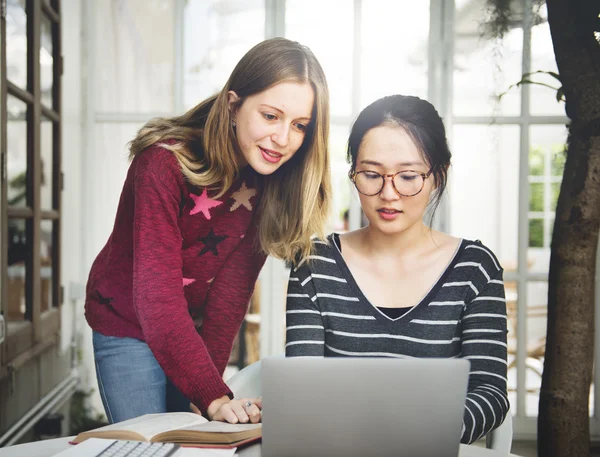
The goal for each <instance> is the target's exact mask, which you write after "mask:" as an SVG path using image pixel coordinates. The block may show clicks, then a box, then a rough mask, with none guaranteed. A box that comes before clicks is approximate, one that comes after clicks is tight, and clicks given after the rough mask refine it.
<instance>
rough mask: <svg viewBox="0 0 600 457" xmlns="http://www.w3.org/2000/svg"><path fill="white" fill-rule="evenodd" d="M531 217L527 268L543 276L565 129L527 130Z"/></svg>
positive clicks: (548, 263)
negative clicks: (532, 212)
mask: <svg viewBox="0 0 600 457" xmlns="http://www.w3.org/2000/svg"><path fill="white" fill-rule="evenodd" d="M529 140H530V145H529V164H530V177H529V180H530V182H535V184H534V183H532V184H530V186H531V187H530V189H531V191H532V193H531V195H530V211H535V212H536V213H535V214H532V215H530V218H532V220H530V222H529V247H530V249H529V250H528V252H527V264H528V268H529V269H530V270H531V271H535V272H542V273H546V272H547V271H548V268H549V265H550V242H551V240H552V229H553V228H554V211H555V210H556V202H557V200H558V193H559V191H560V183H561V181H562V173H563V169H564V163H565V153H564V149H565V143H566V141H567V129H566V127H565V126H564V125H533V126H531V127H530V128H529Z"/></svg>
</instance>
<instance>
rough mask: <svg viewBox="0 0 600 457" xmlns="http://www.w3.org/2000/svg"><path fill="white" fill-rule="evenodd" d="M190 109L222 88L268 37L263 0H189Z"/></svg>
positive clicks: (186, 97) (186, 85)
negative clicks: (247, 53)
mask: <svg viewBox="0 0 600 457" xmlns="http://www.w3.org/2000/svg"><path fill="white" fill-rule="evenodd" d="M184 24H185V25H184V27H185V38H184V87H183V98H184V106H185V108H186V109H189V108H192V107H193V106H195V105H197V104H198V103H199V102H201V101H202V100H204V99H205V98H207V97H209V96H211V95H213V94H214V93H216V92H218V91H220V90H221V89H222V88H223V86H224V85H225V83H226V82H227V79H228V78H229V75H230V74H231V72H232V71H233V68H234V67H235V65H236V64H237V63H238V61H239V60H240V59H241V58H242V56H243V55H244V54H245V53H246V52H247V51H248V50H249V49H250V48H252V47H253V46H254V45H256V44H258V43H260V42H261V41H263V40H264V37H265V35H264V33H265V32H264V31H265V8H264V1H262V0H245V1H237V0H221V1H219V0H209V1H206V0H189V1H187V2H186V6H185V13H184Z"/></svg>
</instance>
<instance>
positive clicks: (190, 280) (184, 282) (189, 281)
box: [183, 278, 196, 287]
mask: <svg viewBox="0 0 600 457" xmlns="http://www.w3.org/2000/svg"><path fill="white" fill-rule="evenodd" d="M193 282H196V280H195V279H192V278H183V287H185V286H189V285H190V284H191V283H193Z"/></svg>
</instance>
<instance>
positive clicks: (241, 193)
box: [229, 181, 256, 211]
mask: <svg viewBox="0 0 600 457" xmlns="http://www.w3.org/2000/svg"><path fill="white" fill-rule="evenodd" d="M255 195H256V189H251V188H250V189H248V187H247V186H246V181H244V182H242V185H241V186H240V189H239V190H237V191H236V192H234V193H233V194H231V198H233V199H234V200H235V202H234V203H233V205H231V208H230V209H229V211H235V210H236V209H238V208H239V207H240V206H243V207H244V208H246V209H247V210H248V211H252V203H250V199H251V198H252V197H254V196H255Z"/></svg>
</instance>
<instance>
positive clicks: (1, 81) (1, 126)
mask: <svg viewBox="0 0 600 457" xmlns="http://www.w3.org/2000/svg"><path fill="white" fill-rule="evenodd" d="M2 13H3V14H2V17H0V253H1V254H0V312H2V313H3V315H4V316H6V314H7V313H6V312H5V311H6V307H7V306H8V305H7V303H8V287H7V284H8V216H7V212H6V208H7V202H6V195H7V182H6V181H7V179H6V160H7V157H6V149H7V141H6V134H7V125H6V122H7V120H6V119H7V116H6V98H7V95H6V91H7V81H6V17H5V15H6V11H5V10H4V11H3V12H2ZM2 325H4V329H3V330H4V335H5V338H6V333H7V330H8V329H7V327H6V326H7V324H6V321H4V322H3V324H2ZM6 346H7V345H6V344H0V366H2V365H4V364H5V361H6Z"/></svg>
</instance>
